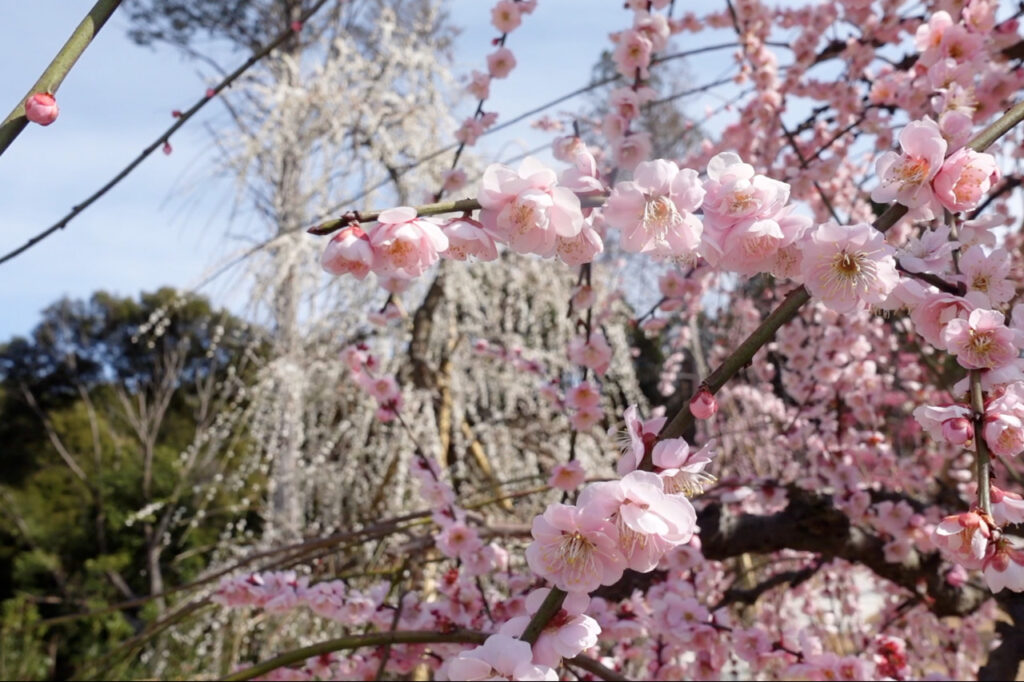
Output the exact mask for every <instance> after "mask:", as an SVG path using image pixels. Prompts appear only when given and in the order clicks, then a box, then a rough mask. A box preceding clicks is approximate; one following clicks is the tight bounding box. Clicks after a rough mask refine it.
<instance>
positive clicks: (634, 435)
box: [616, 405, 667, 476]
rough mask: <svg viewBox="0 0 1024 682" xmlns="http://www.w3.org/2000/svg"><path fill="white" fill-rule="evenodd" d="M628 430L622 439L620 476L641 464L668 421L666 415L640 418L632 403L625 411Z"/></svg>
mask: <svg viewBox="0 0 1024 682" xmlns="http://www.w3.org/2000/svg"><path fill="white" fill-rule="evenodd" d="M622 416H623V419H624V420H625V422H626V430H625V432H624V433H623V438H622V439H621V440H622V458H621V459H619V463H618V467H617V469H616V470H617V471H618V473H619V475H620V476H625V475H626V474H628V473H629V472H631V471H633V470H634V469H636V468H637V467H638V466H640V461H641V460H642V459H643V457H644V454H646V452H647V450H648V448H653V447H654V444H655V441H657V439H658V432H659V431H661V428H662V427H663V426H664V425H665V422H666V421H667V420H666V419H665V417H654V418H653V419H648V420H646V421H644V420H642V419H640V415H639V414H638V412H637V408H636V405H630V406H629V407H627V408H626V411H625V412H624V413H623V415H622Z"/></svg>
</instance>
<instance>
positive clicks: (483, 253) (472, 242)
mask: <svg viewBox="0 0 1024 682" xmlns="http://www.w3.org/2000/svg"><path fill="white" fill-rule="evenodd" d="M441 232H443V233H444V235H445V236H446V237H447V238H448V249H447V250H446V251H444V253H442V254H441V257H443V258H450V259H452V260H460V261H464V260H469V259H470V258H475V259H476V260H478V261H492V260H495V259H497V257H498V247H497V246H496V245H495V244H494V240H493V239H491V236H490V235H489V234H487V231H486V230H484V226H483V225H481V224H480V223H479V222H478V221H476V220H473V219H472V218H466V217H461V218H454V219H452V220H449V221H448V222H446V223H444V224H443V225H441Z"/></svg>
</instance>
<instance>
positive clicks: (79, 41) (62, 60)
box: [0, 0, 121, 154]
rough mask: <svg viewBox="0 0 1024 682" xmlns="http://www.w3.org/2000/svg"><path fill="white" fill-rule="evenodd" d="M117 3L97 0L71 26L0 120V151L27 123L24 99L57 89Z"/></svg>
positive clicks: (118, 3)
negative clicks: (39, 73)
mask: <svg viewBox="0 0 1024 682" xmlns="http://www.w3.org/2000/svg"><path fill="white" fill-rule="evenodd" d="M120 4H121V0H97V2H96V4H95V5H93V7H92V9H91V10H89V13H88V14H86V15H85V18H84V19H82V21H81V22H80V23H79V24H78V26H77V27H75V30H74V32H73V33H72V34H71V37H70V38H68V39H67V42H65V43H64V46H63V47H61V48H60V51H59V52H58V53H57V56H55V57H54V58H53V61H51V62H50V65H49V66H47V67H46V70H45V71H43V75H42V76H40V77H39V80H37V81H36V83H35V85H33V86H32V89H31V90H29V91H28V94H26V95H25V97H22V98H21V100H20V101H19V102H18V104H17V105H16V106H15V107H14V111H12V112H11V113H9V114H8V115H7V118H5V119H4V122H3V123H0V154H3V153H4V152H5V151H7V148H8V147H9V146H11V143H12V142H14V138H16V137H17V136H18V135H20V134H21V131H22V130H24V129H25V126H27V125H28V119H27V118H25V100H27V99H28V98H29V97H31V96H32V95H34V94H35V93H37V92H47V93H49V94H51V95H52V94H53V93H55V92H57V88H59V87H60V84H61V83H63V82H64V79H65V78H66V77H67V75H68V73H70V72H71V67H73V66H74V65H75V62H77V61H78V58H79V57H81V56H82V53H83V52H85V48H87V47H89V43H91V42H92V39H93V38H95V37H96V34H97V33H99V32H100V29H101V28H103V24H105V23H107V19H109V18H110V15H111V14H113V13H114V10H116V9H117V7H118V5H120Z"/></svg>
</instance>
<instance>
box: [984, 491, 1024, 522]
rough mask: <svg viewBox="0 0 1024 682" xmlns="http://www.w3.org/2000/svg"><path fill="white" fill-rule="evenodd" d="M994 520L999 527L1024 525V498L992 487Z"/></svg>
mask: <svg viewBox="0 0 1024 682" xmlns="http://www.w3.org/2000/svg"><path fill="white" fill-rule="evenodd" d="M990 495H991V500H992V520H993V521H995V523H996V525H997V526H1005V525H1007V524H1011V523H1024V498H1022V497H1021V496H1020V495H1018V494H1017V493H1014V492H1010V491H1008V490H1003V489H1002V488H999V487H997V486H994V485H993V486H992V487H991V490H990Z"/></svg>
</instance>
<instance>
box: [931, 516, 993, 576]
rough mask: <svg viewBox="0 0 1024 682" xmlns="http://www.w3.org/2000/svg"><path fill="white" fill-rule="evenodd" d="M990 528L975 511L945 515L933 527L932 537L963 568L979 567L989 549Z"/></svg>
mask: <svg viewBox="0 0 1024 682" xmlns="http://www.w3.org/2000/svg"><path fill="white" fill-rule="evenodd" d="M991 537H992V529H991V527H990V526H989V524H988V522H987V521H985V519H984V518H982V517H981V515H979V514H978V513H976V512H965V513H963V514H956V515H953V516H947V517H946V518H944V519H943V520H942V522H941V523H940V524H939V525H938V526H936V527H935V531H934V536H933V539H934V541H935V545H936V546H937V547H938V548H939V549H941V550H942V551H943V552H944V553H945V554H946V556H948V557H949V558H950V559H951V560H952V561H954V562H956V563H958V564H962V565H963V566H964V567H965V568H968V569H976V568H981V563H982V561H983V560H984V559H985V557H986V556H987V554H988V551H989V540H990V539H991Z"/></svg>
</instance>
